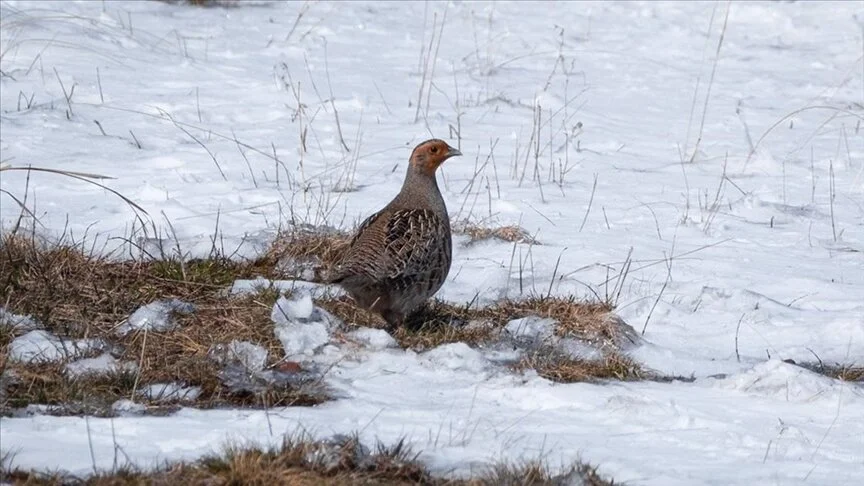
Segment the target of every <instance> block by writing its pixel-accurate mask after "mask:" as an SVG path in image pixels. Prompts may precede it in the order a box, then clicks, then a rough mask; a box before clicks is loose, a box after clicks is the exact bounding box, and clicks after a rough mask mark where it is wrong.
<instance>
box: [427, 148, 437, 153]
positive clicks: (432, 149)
mask: <svg viewBox="0 0 864 486" xmlns="http://www.w3.org/2000/svg"><path fill="white" fill-rule="evenodd" d="M429 151H430V152H432V153H433V154H437V153H438V147H432V148H431V149H430V150H429Z"/></svg>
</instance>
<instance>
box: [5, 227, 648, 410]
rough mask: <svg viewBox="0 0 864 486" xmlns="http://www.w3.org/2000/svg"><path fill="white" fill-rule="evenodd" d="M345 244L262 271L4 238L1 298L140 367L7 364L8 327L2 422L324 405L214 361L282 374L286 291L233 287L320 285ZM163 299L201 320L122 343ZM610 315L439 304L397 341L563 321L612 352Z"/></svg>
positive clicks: (563, 327) (334, 304)
mask: <svg viewBox="0 0 864 486" xmlns="http://www.w3.org/2000/svg"><path fill="white" fill-rule="evenodd" d="M348 242H349V236H348V235H347V234H345V233H340V232H336V231H326V232H323V231H321V230H320V229H314V228H301V229H295V230H294V231H292V232H290V233H284V234H282V235H280V236H279V237H278V238H277V239H276V241H275V243H274V244H273V245H272V247H271V248H270V250H269V251H268V252H267V253H266V254H265V255H264V256H262V257H261V258H260V259H257V260H255V261H236V260H230V259H227V258H222V257H219V256H218V255H217V256H214V257H211V258H207V259H201V260H192V261H185V262H183V261H179V260H170V259H169V260H144V261H130V260H124V261H117V260H112V259H109V258H104V257H99V256H95V255H92V254H88V253H87V252H86V251H85V249H84V248H82V247H81V246H80V245H76V244H74V243H71V242H68V241H62V240H61V241H60V242H56V243H53V244H47V243H45V242H40V241H37V240H36V239H35V238H33V237H24V236H20V235H13V236H10V235H5V236H3V238H2V240H0V290H2V295H3V296H4V302H2V303H0V305H3V306H4V307H5V308H7V309H9V310H10V311H11V312H15V313H17V314H24V315H30V316H32V317H33V318H35V319H36V320H37V321H39V322H41V323H42V324H43V325H44V326H45V327H46V329H47V330H48V331H50V332H52V333H54V334H56V335H58V336H61V337H64V338H75V339H81V338H94V337H95V338H101V339H103V340H104V341H106V343H107V346H106V349H104V350H102V351H107V352H110V353H111V354H112V355H113V356H114V357H115V358H116V359H117V360H119V361H121V362H131V363H134V364H136V365H137V366H138V371H137V372H136V373H135V374H134V379H133V380H131V381H130V379H129V376H127V375H129V374H128V373H121V374H117V376H110V377H103V378H96V377H92V378H79V379H71V378H69V377H68V376H66V374H65V373H64V370H63V366H64V364H65V363H60V364H38V365H35V364H23V363H12V362H8V360H7V355H8V345H9V343H10V342H11V341H12V339H14V337H16V335H20V334H21V332H20V331H11V330H9V329H0V372H2V373H3V374H4V379H3V380H2V382H3V386H4V388H5V389H6V393H5V394H4V393H0V412H4V413H9V412H10V411H11V410H13V409H15V408H20V407H23V406H26V405H28V404H44V405H53V406H55V409H54V410H55V411H54V413H63V412H62V410H66V411H67V412H66V413H79V412H81V411H87V413H91V414H97V415H99V414H103V415H104V414H108V413H110V412H109V409H108V408H107V407H108V405H110V403H113V402H114V401H116V400H117V399H121V398H129V399H135V400H138V401H141V400H140V399H139V398H138V397H135V392H136V391H137V390H139V389H141V388H142V387H144V386H146V385H148V384H152V383H164V382H173V383H179V384H181V385H183V386H190V387H191V386H195V387H200V388H201V391H202V393H201V394H200V396H199V397H198V398H197V399H196V400H195V401H194V402H192V403H190V404H191V405H195V406H199V407H216V406H222V405H240V406H276V405H310V404H314V403H319V402H320V401H322V400H324V396H323V394H322V393H321V390H320V387H318V386H317V383H304V384H303V386H300V387H287V388H282V389H276V390H269V391H267V392H266V393H265V392H261V393H255V394H249V393H239V392H232V391H229V390H227V389H226V388H225V386H224V385H223V383H222V382H221V380H220V377H219V371H220V365H218V363H216V362H215V361H214V360H213V359H212V356H210V355H209V351H210V350H211V348H213V346H215V345H217V344H227V343H229V342H231V341H234V340H238V341H250V342H252V343H256V344H259V345H261V346H263V347H264V348H265V349H267V350H268V351H269V353H270V362H269V365H271V366H275V365H276V364H277V361H276V360H277V359H278V357H279V356H281V346H280V344H279V342H278V340H277V339H276V338H275V335H274V333H273V328H272V322H271V319H270V313H271V309H272V306H273V303H274V302H275V300H276V298H277V297H278V295H277V293H276V292H275V291H272V290H270V291H265V292H259V293H258V294H254V295H243V296H230V295H226V292H225V289H226V288H229V287H230V286H231V284H232V283H233V282H234V281H235V280H237V279H251V278H255V277H258V276H262V277H266V278H270V279H278V278H285V277H286V273H287V274H290V273H291V271H297V272H300V273H304V274H307V275H308V274H309V273H310V272H311V273H312V274H314V277H315V278H316V279H317V278H320V277H321V274H322V272H326V269H328V268H331V267H332V266H333V265H334V264H335V263H336V262H338V261H339V259H340V258H341V256H342V254H343V252H344V249H345V248H346V245H347V244H348ZM286 269H287V270H286ZM313 280H314V279H313ZM163 299H178V300H181V301H183V302H188V303H191V304H193V305H194V306H195V308H196V311H195V312H193V313H191V314H188V315H178V316H175V318H176V321H177V323H178V324H179V327H178V328H177V329H175V330H172V331H166V332H152V331H150V332H146V333H144V332H134V333H130V334H128V335H126V336H118V335H117V334H116V329H117V328H118V327H119V326H120V325H121V324H122V323H123V322H124V321H125V319H126V318H127V317H128V316H129V315H130V314H131V313H132V312H134V311H135V310H136V309H138V308H139V307H141V306H142V305H145V304H148V303H151V302H153V301H156V300H163ZM317 303H318V305H320V306H322V307H323V308H325V309H326V310H328V311H330V312H331V313H333V314H334V315H336V316H337V317H339V318H341V319H343V320H344V321H345V322H350V323H358V324H361V325H368V326H372V327H381V326H382V325H383V321H382V320H381V319H380V317H379V316H377V315H375V314H372V313H370V312H367V311H365V310H363V309H360V308H357V307H356V306H355V305H354V304H353V302H351V300H350V299H348V298H346V297H341V298H328V299H318V300H317ZM610 313H611V307H610V306H608V305H607V304H604V303H588V302H582V301H578V300H576V299H574V298H567V297H546V298H539V297H538V298H529V299H525V300H506V301H502V302H499V303H497V304H495V305H492V306H488V307H483V308H479V307H476V306H458V305H452V304H448V303H443V302H439V301H432V302H430V303H429V304H428V305H427V306H426V307H425V308H424V309H422V310H421V311H419V312H417V313H416V314H415V315H413V316H411V317H410V319H409V322H408V323H407V325H406V326H405V327H404V328H401V329H399V330H398V331H397V332H396V335H395V337H396V339H397V341H398V342H399V343H400V344H401V345H402V346H403V347H406V348H411V349H414V350H418V351H420V350H424V349H430V348H434V347H436V346H439V345H441V344H445V343H452V342H460V341H461V342H466V343H468V344H471V345H483V344H487V343H490V342H492V341H494V340H495V339H496V338H498V337H499V336H500V335H501V332H502V329H503V327H504V326H505V325H506V324H507V322H509V321H511V320H512V319H517V318H521V317H528V316H540V317H550V318H553V319H555V320H556V321H557V322H558V329H557V332H558V334H559V335H561V336H562V337H563V336H569V337H576V338H579V339H582V340H585V341H587V342H590V343H592V344H594V345H596V346H597V347H600V348H602V349H615V348H616V347H617V345H618V344H620V342H621V339H622V336H621V328H620V327H619V326H616V325H615V322H614V320H612V319H610V316H611V314H610ZM102 351H100V352H102ZM96 354H99V353H97V352H94V353H91V355H96ZM610 363H611V364H615V367H609V368H607V369H595V368H589V369H587V370H585V371H584V373H586V374H588V375H591V376H594V377H604V378H605V377H619V376H632V374H627V373H623V372H622V371H621V370H622V369H623V368H622V367H621V366H618V365H619V364H620V363H619V360H617V359H616V360H612V361H610ZM634 366H635V365H634ZM624 368H626V367H624ZM549 374H550V376H552V373H551V372H550V373H549ZM306 385H308V386H306ZM169 403H170V402H169ZM150 404H151V405H156V404H155V403H152V402H151V403H150ZM160 405H164V403H162V402H160Z"/></svg>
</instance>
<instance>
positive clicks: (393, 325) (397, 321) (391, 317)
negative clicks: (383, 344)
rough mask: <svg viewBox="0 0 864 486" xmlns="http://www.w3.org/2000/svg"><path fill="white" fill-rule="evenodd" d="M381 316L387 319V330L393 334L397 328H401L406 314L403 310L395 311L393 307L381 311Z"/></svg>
mask: <svg viewBox="0 0 864 486" xmlns="http://www.w3.org/2000/svg"><path fill="white" fill-rule="evenodd" d="M381 317H383V318H384V320H385V321H387V332H389V333H390V334H391V335H392V334H393V333H395V332H396V329H398V328H399V326H401V325H402V324H403V322H405V314H403V313H401V312H397V311H394V310H392V309H388V310H386V311H384V312H382V313H381Z"/></svg>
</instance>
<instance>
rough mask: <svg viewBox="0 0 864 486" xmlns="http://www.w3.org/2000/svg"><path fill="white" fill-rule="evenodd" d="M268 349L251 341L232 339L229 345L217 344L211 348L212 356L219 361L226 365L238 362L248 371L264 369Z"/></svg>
mask: <svg viewBox="0 0 864 486" xmlns="http://www.w3.org/2000/svg"><path fill="white" fill-rule="evenodd" d="M267 355H268V353H267V350H266V349H264V347H263V346H260V345H258V344H253V343H250V342H249V341H237V340H234V341H231V342H230V343H228V344H227V345H225V344H217V345H215V346H213V349H211V350H210V356H211V357H212V358H213V359H215V360H216V362H217V363H219V364H221V365H223V366H225V365H227V364H231V363H236V364H238V365H240V366H241V367H242V368H243V369H244V370H246V372H256V371H261V370H263V369H264V365H266V364H267Z"/></svg>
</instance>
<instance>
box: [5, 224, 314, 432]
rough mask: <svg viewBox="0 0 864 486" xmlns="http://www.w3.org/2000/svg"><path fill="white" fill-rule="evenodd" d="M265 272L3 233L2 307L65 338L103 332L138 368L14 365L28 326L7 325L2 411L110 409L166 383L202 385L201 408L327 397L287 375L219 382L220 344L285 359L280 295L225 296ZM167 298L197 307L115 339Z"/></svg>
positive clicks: (108, 346) (222, 261) (110, 347)
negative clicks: (275, 320) (13, 353)
mask: <svg viewBox="0 0 864 486" xmlns="http://www.w3.org/2000/svg"><path fill="white" fill-rule="evenodd" d="M266 271H268V269H267V268H266V267H262V266H261V263H260V262H257V261H255V262H236V261H232V260H229V259H227V258H220V257H214V258H210V259H206V260H192V261H185V262H183V261H179V260H158V261H114V260H111V259H108V258H105V257H99V256H95V255H90V254H86V253H84V251H83V250H82V248H80V246H78V245H75V244H72V243H67V242H65V241H60V242H57V243H53V244H47V243H45V242H42V241H38V240H37V239H35V238H32V237H31V238H26V237H22V236H18V235H11V236H10V235H5V236H4V237H3V238H2V239H0V289H2V290H3V294H4V295H6V296H7V298H6V302H4V303H3V304H4V306H5V307H6V308H7V309H8V310H9V311H11V312H15V313H17V314H24V315H30V316H32V317H33V318H35V319H36V320H37V321H38V322H40V323H41V324H42V325H43V326H44V327H45V329H46V330H47V331H50V332H51V333H53V334H54V335H57V336H59V337H61V338H71V339H85V338H94V337H98V338H100V339H102V340H103V341H105V346H103V347H102V349H100V350H99V352H110V353H111V354H112V356H113V357H114V358H116V359H117V360H118V361H120V362H126V363H132V364H134V365H135V366H137V371H136V372H135V373H134V377H130V376H129V373H118V374H114V375H109V376H103V377H84V378H71V377H69V376H68V375H67V374H66V373H64V366H65V364H66V363H65V362H60V363H48V364H38V365H37V364H33V363H19V362H13V361H11V360H9V359H8V351H9V349H8V348H9V344H10V343H11V341H12V339H14V338H15V337H16V336H17V335H20V334H21V333H23V331H19V330H15V329H11V328H8V327H5V328H3V331H2V332H0V372H2V374H3V377H4V379H3V380H2V382H3V384H4V387H5V393H0V411H2V412H4V413H10V411H11V410H13V409H16V408H20V407H24V406H27V405H29V404H43V405H51V406H54V408H52V413H69V414H75V413H79V412H81V411H87V413H91V414H96V415H107V414H110V413H111V412H110V408H109V405H110V404H111V403H113V402H114V401H116V400H119V399H133V400H136V401H143V402H145V403H146V402H147V400H144V399H142V398H140V397H139V396H136V394H135V391H136V390H137V389H141V388H142V387H144V386H146V385H148V384H152V383H166V382H171V383H179V384H181V385H183V386H190V387H200V388H201V393H200V395H199V396H198V397H197V398H196V399H195V400H194V403H192V404H193V405H195V406H198V407H216V406H222V405H235V406H236V405H241V406H277V405H311V404H316V403H320V402H321V401H323V400H324V399H325V395H324V393H323V390H322V389H319V387H318V386H317V385H315V382H314V381H310V380H305V379H299V378H298V379H296V380H293V381H292V380H288V381H290V382H291V383H292V384H291V385H290V386H289V385H280V386H273V387H269V388H267V389H266V390H261V391H260V392H256V393H250V392H237V391H232V390H228V389H226V387H225V386H224V385H223V383H222V380H221V379H220V372H221V371H222V368H221V366H220V364H219V363H217V362H216V360H214V359H213V357H212V356H211V353H210V350H211V349H213V347H214V346H216V345H218V344H228V343H230V342H231V341H235V340H236V341H249V342H252V343H254V344H257V345H260V346H262V347H264V349H266V350H267V351H268V352H269V361H268V364H269V365H270V366H274V365H275V364H276V363H277V360H278V358H279V357H281V355H282V349H281V345H280V343H279V341H278V340H277V339H276V337H275V335H274V333H273V324H272V321H271V319H270V313H271V309H272V306H273V304H274V303H275V301H276V298H277V297H278V293H277V292H275V291H266V290H265V291H262V292H259V293H256V294H250V295H242V296H231V295H228V294H227V293H226V292H225V288H226V287H228V286H230V285H231V283H233V282H234V280H236V279H241V278H252V277H255V276H258V275H260V274H261V273H264V272H266ZM162 299H178V300H180V301H183V302H188V303H191V304H193V305H194V306H195V309H196V310H195V312H192V313H189V314H186V315H175V316H174V319H175V321H176V323H177V326H176V328H175V329H174V330H170V331H162V332H155V331H147V332H140V331H137V332H131V333H128V334H126V335H123V336H121V335H118V333H117V329H118V328H119V327H120V325H122V324H123V323H124V322H125V320H126V319H127V318H128V317H129V315H130V314H131V313H132V312H134V311H135V310H136V309H138V308H139V307H141V306H143V305H145V304H148V303H151V302H153V301H156V300H162ZM93 354H94V353H90V356H92V355H93ZM66 361H68V360H66ZM281 382H286V380H281ZM169 403H170V400H169ZM151 404H152V405H156V403H152V402H151ZM159 405H164V403H163V402H162V401H160V402H159Z"/></svg>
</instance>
